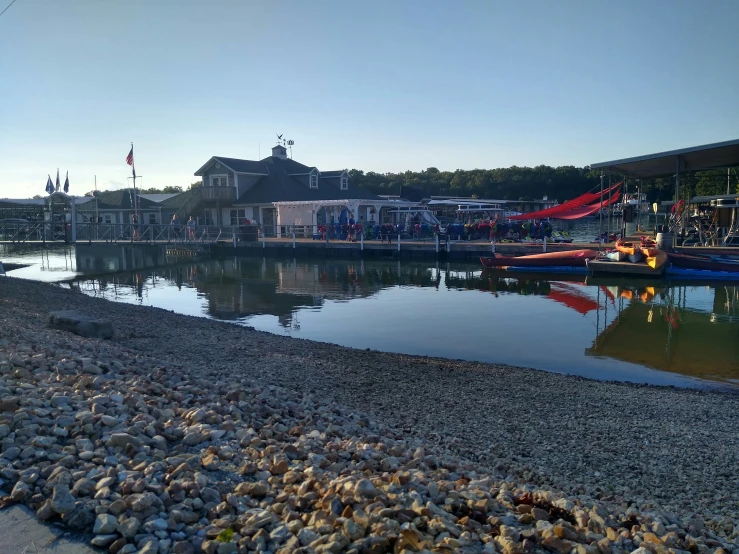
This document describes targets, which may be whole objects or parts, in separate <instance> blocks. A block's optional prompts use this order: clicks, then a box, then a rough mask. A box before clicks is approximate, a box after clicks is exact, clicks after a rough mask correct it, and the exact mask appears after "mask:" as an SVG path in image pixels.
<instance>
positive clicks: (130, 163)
mask: <svg viewBox="0 0 739 554" xmlns="http://www.w3.org/2000/svg"><path fill="white" fill-rule="evenodd" d="M126 163H127V164H128V165H133V146H132V147H131V151H130V152H129V153H128V156H126Z"/></svg>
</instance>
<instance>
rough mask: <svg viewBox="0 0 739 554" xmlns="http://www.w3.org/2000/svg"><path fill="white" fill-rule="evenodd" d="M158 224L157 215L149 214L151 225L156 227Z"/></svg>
mask: <svg viewBox="0 0 739 554" xmlns="http://www.w3.org/2000/svg"><path fill="white" fill-rule="evenodd" d="M156 223H157V214H149V224H150V225H156Z"/></svg>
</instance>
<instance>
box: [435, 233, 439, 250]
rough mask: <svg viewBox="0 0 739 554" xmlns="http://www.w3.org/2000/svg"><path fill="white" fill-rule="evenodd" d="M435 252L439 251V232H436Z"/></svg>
mask: <svg viewBox="0 0 739 554" xmlns="http://www.w3.org/2000/svg"><path fill="white" fill-rule="evenodd" d="M435 237H436V253H437V254H438V253H439V233H436V235H435Z"/></svg>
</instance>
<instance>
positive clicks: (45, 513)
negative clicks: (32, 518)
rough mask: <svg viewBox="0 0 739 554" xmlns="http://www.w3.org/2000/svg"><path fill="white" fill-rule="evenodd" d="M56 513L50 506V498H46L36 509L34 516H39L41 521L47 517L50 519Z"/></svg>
mask: <svg viewBox="0 0 739 554" xmlns="http://www.w3.org/2000/svg"><path fill="white" fill-rule="evenodd" d="M55 515H56V512H55V511H54V509H53V508H52V507H51V499H50V498H47V499H46V500H45V501H44V503H43V504H42V505H41V507H40V508H39V509H38V510H37V511H36V517H37V518H39V519H40V520H41V521H46V520H47V519H51V518H52V517H54V516H55Z"/></svg>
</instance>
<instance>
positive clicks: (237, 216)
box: [230, 209, 246, 225]
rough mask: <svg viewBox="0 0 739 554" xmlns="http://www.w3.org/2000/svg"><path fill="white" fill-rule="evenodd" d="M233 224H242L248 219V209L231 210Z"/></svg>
mask: <svg viewBox="0 0 739 554" xmlns="http://www.w3.org/2000/svg"><path fill="white" fill-rule="evenodd" d="M230 215H231V225H241V224H242V223H243V222H244V220H245V219H246V210H245V209H244V210H231V213H230Z"/></svg>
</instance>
